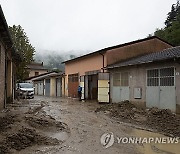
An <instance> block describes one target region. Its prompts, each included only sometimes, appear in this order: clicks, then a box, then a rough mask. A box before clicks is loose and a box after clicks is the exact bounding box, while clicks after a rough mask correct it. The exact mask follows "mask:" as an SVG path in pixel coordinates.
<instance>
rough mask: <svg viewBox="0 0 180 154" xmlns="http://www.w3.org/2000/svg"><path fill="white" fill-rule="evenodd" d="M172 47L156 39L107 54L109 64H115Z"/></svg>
mask: <svg viewBox="0 0 180 154" xmlns="http://www.w3.org/2000/svg"><path fill="white" fill-rule="evenodd" d="M170 47H171V46H170V45H168V44H166V43H164V42H163V41H161V40H159V39H157V38H154V39H150V40H147V41H143V42H139V43H135V44H131V45H127V46H123V47H120V48H116V49H113V50H108V51H107V52H106V56H107V64H108V65H110V64H114V63H116V62H118V61H120V60H125V59H128V58H132V57H136V56H139V55H143V54H147V53H152V52H157V51H161V50H163V49H166V48H170Z"/></svg>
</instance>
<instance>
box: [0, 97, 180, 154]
mask: <svg viewBox="0 0 180 154" xmlns="http://www.w3.org/2000/svg"><path fill="white" fill-rule="evenodd" d="M99 107H100V105H99V104H98V103H96V102H93V101H92V102H90V101H89V102H79V101H77V100H75V99H63V98H48V97H39V96H38V97H35V98H34V99H31V100H20V101H19V102H16V103H15V104H11V105H8V107H7V109H5V110H3V111H2V112H0V123H1V125H0V153H19V154H33V153H35V154H59V153H63V154H71V153H72V154H76V153H77V154H79V153H80V154H92V153H94V154H95V153H97V154H99V153H102V154H109V153H112V154H119V153H122V154H126V153H127V154H128V153H129V154H130V153H131V154H136V153H163V154H166V153H167V154H170V153H179V151H180V147H179V146H180V144H179V143H175V144H154V143H151V144H132V143H127V144H125V143H120V144H119V143H118V141H117V140H114V144H113V145H112V146H110V147H108V148H105V146H106V145H105V144H104V146H103V145H102V144H101V142H102V141H100V139H101V136H102V135H103V134H104V133H111V132H112V133H113V135H114V136H116V137H132V136H136V137H165V136H164V135H161V134H158V133H153V132H149V131H145V130H141V129H136V128H134V127H132V126H131V124H126V123H123V122H119V121H116V120H114V119H112V118H111V117H109V116H108V112H107V113H106V112H95V111H96V110H97V108H99Z"/></svg>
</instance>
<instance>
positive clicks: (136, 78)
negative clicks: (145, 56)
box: [109, 62, 180, 113]
mask: <svg viewBox="0 0 180 154" xmlns="http://www.w3.org/2000/svg"><path fill="white" fill-rule="evenodd" d="M163 67H175V74H176V75H175V86H176V112H177V113H180V64H178V63H177V62H168V63H167V62H161V63H156V64H144V65H137V66H127V67H122V68H117V69H111V70H109V71H110V73H111V80H110V81H111V82H110V97H111V100H112V86H113V85H112V84H113V80H112V73H114V72H129V87H130V95H129V98H130V100H131V101H132V102H134V103H135V104H137V105H139V106H141V107H145V106H146V71H147V69H154V68H163ZM134 88H141V89H142V98H141V99H134Z"/></svg>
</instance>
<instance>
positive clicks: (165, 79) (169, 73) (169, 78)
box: [160, 67, 174, 86]
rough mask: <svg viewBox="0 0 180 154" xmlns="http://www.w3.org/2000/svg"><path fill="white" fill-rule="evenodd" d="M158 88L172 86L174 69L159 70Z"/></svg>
mask: <svg viewBox="0 0 180 154" xmlns="http://www.w3.org/2000/svg"><path fill="white" fill-rule="evenodd" d="M160 86H174V68H173V67H171V68H163V69H160Z"/></svg>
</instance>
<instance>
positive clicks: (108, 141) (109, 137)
mask: <svg viewBox="0 0 180 154" xmlns="http://www.w3.org/2000/svg"><path fill="white" fill-rule="evenodd" d="M115 140H116V141H117V142H116V143H118V144H120V143H122V144H128V143H131V144H132V143H133V144H140V143H141V144H150V143H155V144H158V143H159V144H174V143H176V144H177V143H179V142H180V138H179V137H133V136H131V137H130V136H129V137H114V134H113V133H112V132H110V133H105V134H103V135H102V136H101V139H100V141H101V144H102V145H103V147H104V148H109V147H110V146H112V145H113V144H114V142H115Z"/></svg>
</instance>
